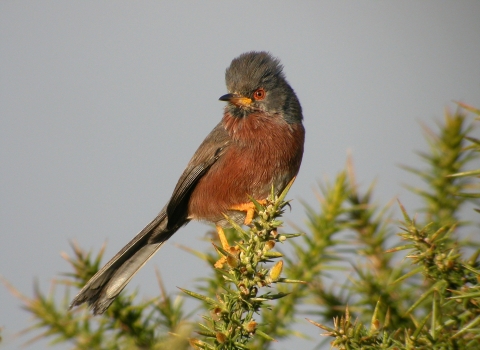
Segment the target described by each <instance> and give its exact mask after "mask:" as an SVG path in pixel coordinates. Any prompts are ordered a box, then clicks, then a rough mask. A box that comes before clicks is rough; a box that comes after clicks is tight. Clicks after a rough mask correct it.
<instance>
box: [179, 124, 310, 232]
mask: <svg viewBox="0 0 480 350" xmlns="http://www.w3.org/2000/svg"><path fill="white" fill-rule="evenodd" d="M291 132H292V130H291ZM296 134H299V135H296ZM277 136H280V135H277ZM282 136H284V135H282ZM272 141H273V142H272ZM296 142H298V143H299V144H301V146H300V147H298V145H295V143H296ZM295 146H297V147H295ZM302 154H303V127H302V128H301V129H300V130H293V132H292V133H291V134H290V135H288V137H280V138H279V139H276V140H275V139H270V140H261V141H258V142H252V143H250V144H245V145H243V146H240V145H238V144H237V145H232V147H230V148H229V149H228V150H227V151H226V152H225V154H224V155H223V156H222V157H221V158H220V159H219V160H218V161H217V162H216V163H214V164H213V165H212V167H211V168H210V169H209V170H208V171H207V172H206V174H205V175H204V176H203V177H202V178H201V179H200V180H199V181H198V183H197V184H196V186H195V189H194V190H193V192H192V194H191V196H190V200H189V203H188V218H189V219H196V220H207V221H212V222H215V223H218V222H219V221H222V220H224V216H223V214H227V213H228V214H229V215H231V214H232V212H231V211H229V209H230V208H232V206H234V205H238V204H241V203H247V202H250V199H249V196H252V197H253V198H255V199H257V200H261V199H265V198H267V197H268V195H269V194H270V191H271V187H272V185H273V186H274V188H275V190H276V191H277V192H278V191H281V190H283V188H285V186H286V185H287V183H288V182H289V181H290V180H291V179H292V178H293V177H294V176H295V175H296V174H297V173H298V170H299V167H300V162H301V158H302ZM236 214H239V213H236ZM242 217H243V215H235V220H236V221H238V222H241V221H242Z"/></svg>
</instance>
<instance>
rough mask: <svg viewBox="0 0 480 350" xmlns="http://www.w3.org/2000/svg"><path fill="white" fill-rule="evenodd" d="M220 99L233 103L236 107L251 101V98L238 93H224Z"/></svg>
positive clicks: (248, 103)
mask: <svg viewBox="0 0 480 350" xmlns="http://www.w3.org/2000/svg"><path fill="white" fill-rule="evenodd" d="M219 100H220V101H225V102H230V103H233V104H234V105H235V106H238V107H246V106H249V105H250V104H251V103H252V99H250V98H248V97H243V96H240V95H238V94H226V95H223V96H222V97H220V98H219Z"/></svg>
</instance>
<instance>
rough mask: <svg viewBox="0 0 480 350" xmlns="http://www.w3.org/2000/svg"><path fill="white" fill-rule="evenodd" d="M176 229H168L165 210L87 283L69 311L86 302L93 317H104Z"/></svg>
mask: <svg viewBox="0 0 480 350" xmlns="http://www.w3.org/2000/svg"><path fill="white" fill-rule="evenodd" d="M177 229H178V226H177V227H175V228H174V229H167V215H166V210H165V208H164V210H162V211H161V212H160V214H158V216H157V217H156V218H155V219H154V220H153V221H152V222H151V223H149V224H148V225H147V226H146V227H145V228H144V229H143V230H142V231H141V232H140V233H139V234H138V235H136V236H135V238H134V239H132V240H131V241H130V242H129V243H128V244H127V245H126V246H125V247H123V248H122V250H120V251H119V252H118V253H117V254H116V255H115V256H114V257H113V258H112V259H111V260H110V261H109V262H108V263H107V264H106V265H105V266H104V267H103V268H102V269H101V270H99V271H98V272H97V273H96V274H95V275H94V276H93V277H92V278H91V279H90V280H89V281H88V282H87V284H86V285H85V286H84V287H83V288H82V290H81V291H80V292H79V293H78V295H77V296H76V297H75V299H73V301H72V303H71V304H70V309H71V308H72V307H74V306H77V305H80V304H83V303H85V302H86V303H88V305H89V306H90V307H91V308H92V310H93V314H94V315H98V314H103V313H104V312H105V310H106V309H107V308H108V307H109V306H110V304H112V302H113V301H114V300H115V298H116V297H117V296H118V294H120V292H121V291H122V290H123V288H125V286H126V285H127V284H128V282H130V280H131V279H132V277H133V276H134V275H135V274H136V273H137V272H138V270H140V269H141V268H142V267H143V265H145V263H146V262H147V261H148V260H149V259H150V258H151V257H152V256H153V255H154V254H155V253H156V252H157V251H158V250H159V249H160V247H161V246H162V245H163V243H165V242H166V240H167V239H169V238H170V237H171V236H172V235H173V234H174V233H175V231H176V230H177Z"/></svg>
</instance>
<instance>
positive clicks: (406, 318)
mask: <svg viewBox="0 0 480 350" xmlns="http://www.w3.org/2000/svg"><path fill="white" fill-rule="evenodd" d="M468 112H470V116H471V115H472V114H473V115H476V116H480V111H479V110H476V109H474V108H472V107H470V106H467V105H463V104H461V108H460V109H459V110H458V111H456V112H455V113H453V114H452V113H450V112H446V114H445V120H444V122H443V123H441V124H440V123H439V125H438V128H439V130H438V131H437V132H434V131H431V130H428V129H425V136H426V140H427V141H428V145H429V149H428V150H426V151H424V152H420V153H419V156H420V157H421V158H422V159H423V161H424V164H425V167H424V168H422V169H414V168H412V167H409V166H403V168H404V169H405V170H407V171H410V172H412V173H414V174H416V175H418V176H419V177H421V178H422V179H423V180H424V183H425V186H424V187H423V188H413V187H408V185H407V187H408V188H409V190H411V191H413V192H414V193H415V194H416V195H418V196H419V198H420V199H421V203H422V207H421V208H418V210H417V211H418V212H419V215H416V214H415V212H412V211H411V210H409V208H404V207H403V206H402V204H401V198H400V201H399V202H392V203H390V204H388V205H386V206H379V205H377V204H375V203H374V201H373V190H374V186H373V185H372V186H370V188H368V189H367V190H366V191H364V192H362V190H361V189H360V188H359V186H358V185H357V184H356V182H355V175H354V171H353V167H352V165H351V162H348V163H347V166H346V169H345V170H343V171H341V172H340V173H339V174H338V175H337V176H336V178H335V179H334V180H333V181H331V182H327V183H324V184H321V185H320V189H319V196H318V197H319V200H318V207H317V208H314V207H311V206H308V205H305V207H306V213H307V228H308V229H307V232H305V233H303V234H301V233H296V232H295V233H284V232H282V230H281V226H282V222H281V221H280V220H279V219H280V218H281V215H282V213H283V211H284V209H285V208H286V207H288V205H289V203H288V202H287V201H285V196H286V195H287V191H288V188H287V189H286V190H285V191H284V192H283V193H282V194H281V195H280V196H278V197H275V196H274V195H273V191H272V195H271V196H270V198H269V199H268V200H267V203H266V204H265V205H260V204H259V203H255V204H256V214H257V215H256V218H255V220H254V221H253V223H252V225H250V227H249V228H248V229H246V230H244V229H243V228H242V227H239V226H238V225H235V223H234V222H232V224H233V225H232V226H233V228H232V229H230V230H226V234H227V238H228V241H229V243H230V246H229V247H227V249H225V247H223V248H222V246H221V245H220V244H218V243H216V244H214V248H215V249H212V251H209V252H193V253H194V254H196V255H197V256H198V257H199V258H200V259H203V260H204V261H207V262H208V263H209V265H210V266H212V271H211V273H210V274H209V275H208V276H205V277H204V278H203V279H202V282H201V286H200V287H199V288H197V290H195V291H190V290H185V289H182V290H181V292H180V293H181V294H183V295H184V296H189V297H193V298H195V299H198V300H200V304H201V309H202V310H203V311H201V313H202V314H203V316H202V318H203V319H202V320H198V319H197V320H196V319H193V317H192V315H190V314H188V313H187V312H186V311H185V308H184V305H183V300H184V299H183V298H182V297H180V296H173V295H169V294H167V293H166V292H165V288H164V287H163V285H162V282H161V279H160V278H158V282H159V286H160V295H159V296H157V297H155V298H152V299H150V300H146V301H144V302H141V303H138V302H135V294H128V293H126V292H124V293H122V294H121V295H120V296H119V297H118V298H117V300H115V302H114V303H113V304H112V306H111V307H110V308H109V309H108V310H107V311H106V313H105V314H104V315H101V316H96V317H93V316H92V315H91V314H90V313H89V312H88V310H87V309H86V308H79V309H76V310H73V311H67V309H68V303H69V301H70V299H71V295H70V290H71V289H75V290H76V289H77V288H80V287H81V286H83V285H84V283H86V281H88V280H89V278H90V277H91V276H93V275H94V274H95V272H96V271H97V270H98V268H99V267H100V265H101V260H102V253H103V249H102V250H101V251H100V252H99V253H98V254H97V255H96V256H94V255H93V254H92V253H86V252H85V251H84V250H82V249H81V248H80V247H78V245H76V244H72V248H73V256H71V257H69V256H65V259H66V260H67V261H68V262H69V263H70V265H71V271H70V272H69V273H68V274H66V276H65V277H64V278H63V279H61V280H60V281H58V282H55V283H54V286H58V284H60V283H62V284H66V285H67V286H68V287H67V289H66V292H65V296H64V298H63V300H58V292H56V291H55V288H54V289H52V291H50V292H49V293H44V292H42V291H41V290H39V289H38V288H36V289H35V294H34V296H33V297H32V298H29V297H26V296H24V295H21V294H20V293H19V292H18V291H17V290H16V289H15V288H14V287H13V286H10V285H8V283H7V286H8V287H9V288H10V290H11V291H12V293H14V294H15V295H16V296H17V297H19V298H20V299H21V300H22V302H23V304H24V307H25V309H26V310H27V312H28V313H29V314H31V315H33V317H34V324H33V325H32V326H31V327H30V328H29V331H33V330H38V329H41V330H42V333H41V335H40V336H37V337H35V338H33V339H32V340H31V341H35V340H36V339H39V338H43V337H48V338H50V339H51V341H52V344H58V343H62V342H66V343H69V344H70V345H73V348H75V349H131V348H140V349H188V348H192V347H193V348H196V349H269V348H272V347H273V344H274V342H272V340H277V341H281V339H282V338H285V337H287V336H290V337H292V336H302V333H301V332H299V331H298V329H307V327H308V328H310V327H314V326H316V327H319V328H320V329H321V332H320V333H321V334H322V335H323V336H324V337H321V338H320V337H319V338H318V339H317V340H316V345H319V344H321V343H322V342H323V343H324V344H325V343H326V342H327V343H328V342H330V344H325V345H324V346H325V347H332V348H338V349H479V348H480V286H479V279H480V267H479V266H478V256H479V254H480V248H479V247H480V245H479V239H478V238H477V237H478V223H479V222H480V220H478V219H479V218H480V216H478V214H476V220H474V222H466V221H463V220H464V218H463V217H464V216H465V214H464V211H465V210H468V211H470V207H468V206H465V204H466V203H467V202H471V203H473V204H474V206H479V203H478V199H479V198H480V185H479V183H480V182H479V181H478V177H479V175H480V169H477V168H480V166H479V164H478V160H479V159H480V158H479V156H480V153H479V152H480V140H478V139H476V138H474V137H472V130H473V126H474V125H475V123H478V117H477V119H476V120H474V121H472V118H471V117H470V116H469V115H467V114H466V113H468ZM396 208H400V212H401V216H402V218H401V220H399V221H396V219H397V218H395V217H394V214H393V213H395V212H396V210H395V209H396ZM475 210H477V211H480V210H478V209H475ZM474 218H475V216H474ZM282 245H283V246H289V247H290V248H291V249H289V250H288V253H285V252H283V251H282V250H281V248H282ZM340 276H343V277H340ZM306 306H307V307H306ZM307 308H308V314H306V313H305V310H306V309H307ZM198 313H199V312H198V311H196V314H198ZM305 317H307V318H308V320H309V321H310V322H311V324H310V323H307V322H305V321H303V319H304V318H305ZM298 322H301V327H299V326H298ZM312 324H313V325H312ZM295 325H296V326H295ZM294 326H295V327H294ZM294 329H295V330H294ZM310 333H311V332H310ZM314 346H315V345H313V344H312V347H314Z"/></svg>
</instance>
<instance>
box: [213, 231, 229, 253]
mask: <svg viewBox="0 0 480 350" xmlns="http://www.w3.org/2000/svg"><path fill="white" fill-rule="evenodd" d="M216 228H217V233H218V238H219V239H220V243H222V247H223V249H225V250H228V248H230V244H228V241H227V237H226V236H225V232H223V228H222V227H221V226H218V225H217V227H216Z"/></svg>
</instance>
